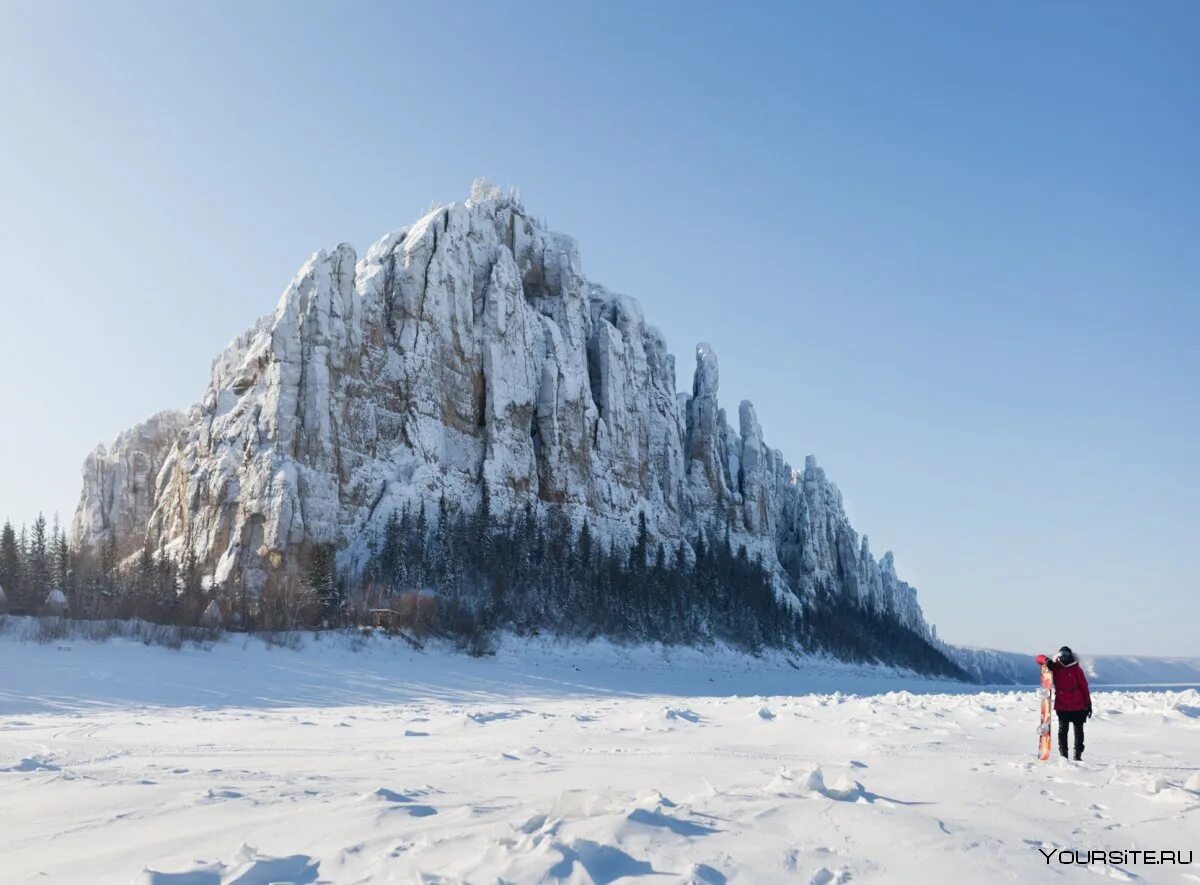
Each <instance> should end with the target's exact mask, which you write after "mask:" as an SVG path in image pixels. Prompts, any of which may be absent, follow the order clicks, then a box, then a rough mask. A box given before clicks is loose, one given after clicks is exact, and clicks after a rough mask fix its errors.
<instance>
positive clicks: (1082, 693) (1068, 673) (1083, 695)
mask: <svg viewBox="0 0 1200 885" xmlns="http://www.w3.org/2000/svg"><path fill="white" fill-rule="evenodd" d="M1036 660H1037V662H1038V663H1039V664H1045V665H1046V666H1047V667H1049V668H1050V672H1051V673H1053V674H1054V712H1055V713H1057V714H1058V752H1059V753H1061V754H1062V757H1063V758H1064V759H1065V758H1067V728H1068V726H1071V725H1074V726H1075V760H1076V761H1078V760H1080V759H1082V758H1083V723H1084V721H1086V720H1088V719H1090V718H1091V717H1092V693H1091V692H1090V691H1089V690H1088V681H1087V677H1086V676H1084V675H1083V668H1082V667H1080V666H1079V662H1078V661H1077V660H1075V654H1074V652H1072V651H1071V649H1069V648H1067V647H1066V646H1065V645H1064V646H1063V647H1062V648H1060V649H1059V650H1058V654H1057V655H1055V656H1054V660H1052V661H1051V660H1049V659H1048V658H1047V657H1046V656H1045V655H1038V656H1037V658H1036Z"/></svg>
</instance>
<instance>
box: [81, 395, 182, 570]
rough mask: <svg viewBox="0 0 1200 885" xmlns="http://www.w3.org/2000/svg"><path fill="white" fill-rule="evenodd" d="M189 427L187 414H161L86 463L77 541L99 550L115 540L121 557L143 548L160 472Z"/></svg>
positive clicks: (128, 433) (94, 453)
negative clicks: (98, 547)
mask: <svg viewBox="0 0 1200 885" xmlns="http://www.w3.org/2000/svg"><path fill="white" fill-rule="evenodd" d="M186 426H187V417H186V416H185V415H184V414H183V413H181V412H171V411H168V412H159V413H158V414H157V415H155V416H153V417H152V418H150V419H148V420H146V421H144V422H142V423H141V424H138V425H137V426H135V427H132V428H130V429H129V430H126V431H125V432H124V433H122V434H121V435H120V436H118V437H117V438H116V440H114V441H113V444H112V446H111V447H108V448H106V447H105V446H102V445H101V446H97V447H96V449H95V450H94V451H93V452H92V453H91V454H90V455H88V456H87V458H86V459H84V462H83V494H82V495H81V496H80V499H79V506H78V507H77V508H76V510H75V518H74V522H73V524H72V530H73V533H74V536H75V538H76V539H79V540H82V541H83V542H85V543H87V544H89V545H93V546H99V544H100V543H101V542H103V541H104V540H105V539H107V538H109V537H112V538H114V539H115V540H116V542H117V551H118V553H119V554H120V555H121V556H129V555H131V554H133V553H136V552H137V551H140V550H141V549H142V546H143V544H144V543H145V540H146V527H147V525H148V524H149V522H150V517H151V515H152V514H153V513H154V507H155V504H156V502H157V500H158V495H157V488H158V475H159V472H160V471H161V470H162V467H163V464H164V463H166V460H167V458H168V456H169V454H170V453H171V451H172V449H173V448H174V446H175V443H176V440H177V438H178V437H179V434H180V433H181V432H182V431H183V430H184V428H185V427H186Z"/></svg>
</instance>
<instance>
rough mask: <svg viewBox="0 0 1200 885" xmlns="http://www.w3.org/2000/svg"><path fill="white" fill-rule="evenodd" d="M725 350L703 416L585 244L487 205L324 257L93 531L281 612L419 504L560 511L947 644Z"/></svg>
mask: <svg viewBox="0 0 1200 885" xmlns="http://www.w3.org/2000/svg"><path fill="white" fill-rule="evenodd" d="M719 378H720V373H719V370H718V363H717V358H716V355H715V353H714V352H713V350H712V348H711V347H709V346H708V345H703V344H702V345H700V346H699V347H698V348H697V350H696V368H695V373H694V379H693V383H692V390H691V393H690V394H679V393H677V392H676V390H675V368H674V357H673V356H672V355H671V354H670V353H668V352H667V346H666V342H665V341H664V340H663V337H662V335H661V333H659V331H658V330H657V329H655V328H654V327H653V326H649V325H647V324H646V322H645V320H644V318H643V316H642V311H641V307H640V306H639V305H638V303H637V302H636V301H634V300H633V299H631V298H628V297H625V296H622V295H616V294H614V293H611V292H609V291H607V290H606V289H604V288H603V287H602V286H599V285H596V284H594V283H592V282H589V281H588V280H587V279H586V278H585V277H584V276H583V274H582V271H581V269H580V261H579V255H578V251H577V248H576V245H575V243H574V241H573V240H571V239H570V238H568V237H566V236H563V235H561V234H556V233H552V232H549V231H546V230H544V229H542V228H541V227H539V226H538V225H537V224H535V223H534V221H533V220H532V219H531V218H530V217H529V216H528V215H526V214H525V212H524V210H523V209H522V207H521V206H520V205H519V204H518V203H517V202H515V201H514V200H512V199H509V198H506V197H503V196H500V195H499V194H497V193H495V192H487V191H484V190H482V189H481V190H479V191H477V193H476V194H475V195H474V196H473V198H472V199H471V200H468V201H467V202H465V203H455V204H452V205H449V206H446V207H443V208H440V209H437V210H435V211H432V212H430V213H429V214H427V215H426V216H425V217H423V218H421V219H420V220H418V221H417V222H416V223H415V224H413V225H411V226H410V227H406V228H403V229H401V230H398V231H396V232H394V233H391V234H389V235H388V236H386V237H384V238H383V239H381V240H380V241H379V242H377V243H376V244H375V245H373V246H372V247H371V248H370V249H369V250H368V251H367V254H366V255H365V256H364V257H363V258H362V259H357V258H356V255H355V252H354V250H353V249H352V248H351V247H350V246H348V245H345V244H343V245H340V246H338V247H336V248H335V249H333V250H332V251H331V252H325V251H321V252H318V253H317V254H316V255H314V256H313V257H312V258H311V259H310V260H309V261H308V262H307V263H306V264H305V265H304V266H303V267H302V268H301V269H300V271H299V273H298V274H297V275H296V277H295V279H293V280H292V283H291V285H290V286H288V288H287V289H286V291H285V292H284V293H283V296H282V297H281V298H280V300H279V303H278V305H277V307H276V309H275V312H274V313H273V314H271V315H269V316H267V317H265V318H264V319H262V320H260V321H259V322H258V323H257V324H256V325H255V326H254V327H253V328H251V329H250V330H249V331H247V332H246V333H245V334H243V335H242V336H241V337H239V338H238V339H236V340H235V341H233V342H232V343H231V344H230V345H229V347H228V348H227V349H226V351H225V352H224V353H223V354H221V355H220V356H219V357H218V358H217V360H216V361H215V362H214V364H213V369H212V377H211V381H210V383H209V386H208V389H207V390H206V391H205V393H204V396H203V398H202V399H201V401H200V402H199V403H198V404H197V405H195V406H193V407H192V408H191V409H190V410H189V411H188V412H187V413H186V414H184V415H180V414H177V413H169V414H165V415H160V416H156V418H154V419H151V421H150V422H147V424H145V425H141V426H140V427H139V428H135V429H134V430H132V431H129V432H128V433H126V434H123V435H122V436H121V437H120V438H119V439H118V440H117V441H116V443H114V445H113V446H112V448H111V450H105V449H103V448H101V449H98V450H97V452H96V453H94V454H93V455H92V456H90V457H89V459H88V461H87V463H86V464H85V467H84V488H83V494H82V497H81V501H80V506H79V510H78V512H77V513H76V517H75V523H74V530H75V536H76V540H77V542H79V543H81V544H84V545H96V544H98V543H99V542H100V541H101V540H102V539H103V538H104V537H105V536H106V534H107V533H109V532H112V533H114V534H115V535H116V536H117V538H118V542H119V548H120V550H121V551H122V552H123V553H126V554H128V553H130V552H133V551H135V550H139V549H141V547H142V545H143V544H149V545H151V546H152V547H155V548H161V549H164V550H165V551H166V552H168V553H170V554H172V555H175V556H179V555H180V554H181V553H182V551H183V549H184V548H185V547H186V546H190V547H192V548H193V549H194V550H195V551H196V553H197V554H198V555H199V557H200V559H201V561H202V563H203V564H204V567H205V568H206V569H207V571H208V572H209V573H210V574H211V575H212V577H213V579H214V580H216V581H218V582H222V583H225V582H240V583H241V584H242V585H243V586H245V587H247V588H248V589H251V590H260V589H262V588H263V587H264V586H266V584H267V583H268V582H269V581H271V580H275V579H276V578H277V577H278V576H279V575H281V574H283V573H287V572H289V571H292V572H294V571H295V570H296V569H298V567H299V562H300V559H301V555H302V554H303V553H304V551H305V549H306V547H307V546H308V545H310V544H313V543H332V544H334V545H336V546H337V548H338V549H339V551H341V552H340V562H341V563H342V565H343V566H344V567H346V568H351V569H352V568H354V567H355V566H356V564H359V563H361V562H362V559H363V556H364V552H365V549H366V542H367V539H368V538H369V537H371V535H372V533H374V532H377V531H378V529H379V527H380V526H381V525H382V524H383V522H384V521H385V520H386V519H387V516H388V515H389V514H390V513H391V512H392V511H394V510H396V509H397V508H399V507H401V506H402V505H403V504H404V503H406V502H407V503H415V502H417V501H424V502H426V503H430V502H433V501H436V500H437V499H438V498H439V497H440V496H441V495H442V494H445V495H446V497H447V499H448V500H450V501H452V502H457V503H459V504H461V506H464V507H468V508H474V507H475V506H476V505H477V503H478V501H479V497H480V490H481V488H482V483H483V481H484V480H485V479H486V481H487V484H488V488H489V490H490V492H491V499H492V507H493V509H495V510H497V511H499V512H503V511H504V510H506V509H510V508H513V507H518V506H520V507H523V506H524V505H525V503H526V502H527V501H532V502H534V503H535V504H536V505H537V507H538V508H540V509H542V510H549V509H551V508H559V509H561V510H563V511H564V512H566V513H567V514H569V515H570V516H571V517H572V518H573V519H576V520H581V519H582V518H583V517H584V516H585V515H586V516H587V518H588V520H589V522H590V525H591V526H592V529H593V531H594V532H596V533H597V534H600V535H601V536H607V537H609V538H611V539H613V540H614V541H615V542H616V543H618V544H620V543H625V542H627V541H629V540H631V539H632V537H633V535H634V532H635V530H636V526H637V521H638V514H639V512H645V514H646V517H647V520H648V523H649V528H650V531H651V533H652V535H654V536H656V537H659V538H664V539H677V538H680V537H687V538H689V539H690V538H693V537H695V536H696V535H697V533H699V532H701V531H703V532H705V533H707V534H708V535H709V536H710V537H720V536H723V535H724V534H725V533H726V532H728V533H729V534H730V536H731V537H732V538H733V539H734V540H735V542H737V543H744V544H746V545H747V547H748V548H749V549H750V551H751V552H752V553H757V554H761V555H762V556H763V558H764V561H765V562H767V563H768V565H769V566H770V567H772V568H773V569H774V570H775V571H776V573H777V575H778V585H779V588H780V591H781V592H789V591H790V592H793V593H795V594H797V595H798V596H802V595H804V594H808V593H813V592H815V591H816V590H817V589H818V588H824V589H826V590H829V591H832V592H835V593H840V594H843V595H845V596H848V597H851V598H854V599H857V600H861V601H862V602H863V603H864V604H865V605H867V606H869V607H870V608H872V609H875V610H878V611H883V612H890V613H892V614H893V615H894V616H895V617H896V618H897V619H899V620H901V621H902V622H903V623H905V624H907V625H908V626H911V627H914V628H916V629H918V630H919V631H920V632H925V625H924V621H923V620H922V617H921V611H920V608H919V607H918V605H917V602H916V596H915V592H914V591H913V590H912V588H911V587H909V586H908V585H907V584H904V583H903V582H901V581H900V580H899V579H898V578H897V577H896V575H895V571H894V569H893V567H892V562H891V556H890V554H889V555H887V556H885V557H884V558H883V560H882V561H881V562H877V561H876V560H875V559H874V557H873V556H872V555H871V553H870V550H869V549H868V547H867V543H866V539H865V538H863V539H862V540H861V542H860V540H859V538H858V536H857V534H856V533H855V532H854V530H853V528H851V526H850V524H849V522H848V521H847V519H846V516H845V513H844V511H843V509H842V503H841V496H840V494H839V493H838V491H837V489H836V487H834V486H833V485H832V484H831V483H830V482H829V481H828V480H827V479H826V477H825V474H824V471H822V470H821V469H820V468H819V467H817V466H816V463H815V461H814V460H813V459H812V458H811V457H809V458H808V460H807V462H806V464H805V468H804V470H803V471H793V470H792V469H791V468H790V467H789V465H788V464H787V463H786V462H785V461H784V459H783V457H782V455H781V454H780V453H779V452H778V451H777V450H775V449H772V448H769V447H768V446H767V445H766V443H765V441H764V437H763V432H762V429H761V427H760V426H759V424H758V420H757V418H756V416H755V413H754V408H753V407H752V406H751V405H750V403H748V402H743V403H741V405H740V406H739V408H738V414H737V418H736V420H735V421H733V422H732V423H731V422H730V421H729V420H728V419H727V416H726V413H725V410H724V409H722V408H721V406H720V404H719V401H718V398H717V394H718V389H719Z"/></svg>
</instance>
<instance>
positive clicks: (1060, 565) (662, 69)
mask: <svg viewBox="0 0 1200 885" xmlns="http://www.w3.org/2000/svg"><path fill="white" fill-rule="evenodd" d="M401 6H402V5H401V4H379V5H374V6H373V5H369V4H362V3H356V4H334V3H322V4H308V3H286V4H282V3H281V4H270V3H265V2H256V3H249V4H233V3H214V4H187V3H147V4H144V5H141V4H139V5H133V4H128V3H116V2H107V3H89V4H84V3H79V4H60V3H43V2H37V3H32V2H30V3H11V2H10V3H7V4H5V5H3V7H0V264H2V266H3V268H4V270H3V276H2V277H0V306H2V308H3V310H2V311H0V372H2V375H0V416H2V417H0V464H2V465H3V467H2V469H0V519H2V518H4V517H5V516H9V517H11V518H13V519H14V520H24V519H28V518H30V517H31V516H32V515H33V514H34V513H36V511H37V510H39V509H45V510H46V511H47V513H51V512H53V511H54V510H58V511H60V512H62V514H63V518H64V519H68V518H69V513H70V511H71V510H72V509H73V506H74V502H75V499H76V496H77V494H78V483H79V479H78V472H79V465H80V462H81V461H82V459H83V456H84V455H85V454H86V452H87V451H88V450H90V449H91V448H92V446H94V445H95V444H96V443H97V442H98V441H100V440H107V439H110V438H111V437H113V436H114V435H115V434H116V433H117V432H118V431H119V430H121V429H122V428H124V427H126V426H127V425H129V424H131V423H133V422H135V421H137V420H139V419H141V418H143V417H145V416H146V415H148V414H150V413H151V412H154V411H156V410H159V409H162V408H165V407H172V406H184V405H186V404H188V403H190V402H192V401H194V400H195V399H196V398H198V397H199V395H200V394H201V392H202V391H203V388H204V385H205V382H206V380H207V375H208V368H209V363H210V361H211V359H212V358H213V357H214V356H215V355H216V354H217V352H218V351H219V350H220V349H221V347H222V346H223V345H224V344H225V343H226V342H227V341H228V339H230V338H231V337H233V336H234V335H235V334H236V333H238V332H239V331H241V330H242V329H243V328H244V327H245V326H247V325H248V324H249V323H250V322H251V321H252V320H253V319H254V318H256V317H257V316H259V315H261V314H263V313H266V312H267V311H269V310H270V309H271V308H272V307H273V305H274V303H275V300H276V298H277V296H278V294H279V292H280V291H281V290H282V289H283V287H284V286H285V285H286V284H287V282H288V280H289V279H290V278H291V276H292V274H293V273H294V272H295V270H296V269H297V267H298V266H299V265H300V264H301V262H303V261H304V260H305V258H306V257H307V256H308V255H309V254H310V253H311V252H313V251H315V250H316V249H317V248H320V247H328V246H331V245H333V244H335V243H338V242H341V241H349V242H351V243H353V244H354V245H355V246H356V247H357V248H358V249H359V250H360V252H361V251H362V250H364V249H365V248H366V246H367V245H369V244H370V242H372V241H373V240H374V239H376V238H377V237H379V236H380V235H382V234H383V233H384V232H386V231H388V230H389V229H392V228H395V227H398V226H401V225H403V224H406V223H408V222H409V221H411V220H413V219H414V218H415V217H416V216H417V214H418V213H419V212H420V211H422V210H423V209H424V208H426V207H427V206H428V205H429V203H430V201H432V200H438V201H447V200H451V199H462V198H464V197H465V196H466V194H467V191H468V188H469V185H470V182H471V180H472V179H473V178H474V177H475V176H477V175H488V176H490V177H491V178H492V179H493V180H494V181H496V182H498V183H500V184H510V183H511V184H517V185H519V186H520V187H521V188H522V193H523V196H524V199H525V203H526V205H527V206H528V207H529V209H530V210H531V211H533V212H534V213H535V214H538V215H540V216H544V217H545V218H546V219H547V220H548V222H549V223H550V225H551V226H552V227H554V228H555V229H558V230H564V231H567V232H569V233H572V234H574V235H575V236H576V237H577V238H578V239H579V241H580V244H581V250H582V254H583V260H584V267H585V270H586V272H587V273H588V274H589V276H591V277H592V278H594V279H596V280H597V281H600V282H604V283H605V284H607V285H609V286H610V287H611V288H614V289H616V290H618V291H622V292H626V293H628V294H630V295H634V296H636V297H637V298H639V299H640V300H641V301H642V303H643V305H644V307H645V311H646V315H647V317H648V318H649V319H650V321H651V322H654V323H656V324H657V325H658V326H660V327H661V328H662V329H663V331H664V332H665V334H666V336H667V340H668V341H669V342H671V344H672V347H673V348H674V350H675V352H676V354H677V355H678V358H679V371H680V378H679V383H680V386H681V387H687V386H688V385H689V383H690V372H691V365H692V349H693V347H694V346H695V344H696V342H698V341H701V340H707V341H711V342H712V344H713V346H714V347H715V348H716V350H717V353H718V354H719V355H720V359H721V369H722V372H721V384H722V387H721V390H722V396H723V399H724V401H725V403H726V405H727V406H732V407H736V404H737V402H738V401H739V400H740V399H743V398H748V399H751V400H753V401H754V403H755V405H756V407H757V409H758V414H759V417H760V419H761V421H762V423H763V426H764V428H765V431H766V434H767V437H768V441H769V442H770V443H771V444H773V445H775V446H778V447H779V448H781V449H782V450H783V451H784V453H785V454H786V455H787V456H788V458H789V459H790V460H791V461H792V462H793V463H798V462H802V460H803V457H804V455H805V453H808V452H813V453H815V454H816V455H817V457H818V460H819V461H820V462H821V463H822V464H823V465H824V466H825V467H826V468H827V469H828V470H829V472H830V475H831V476H832V477H833V478H834V480H835V481H836V482H838V484H839V485H840V486H841V488H842V491H843V493H844V495H845V497H846V501H847V504H848V507H849V510H850V514H851V517H852V519H853V520H854V523H855V525H856V526H857V527H858V528H859V529H860V530H861V531H865V532H866V533H867V534H869V535H870V537H871V541H872V546H873V549H875V551H876V552H877V553H882V552H883V551H884V550H885V549H888V548H891V549H893V550H894V551H895V552H896V557H897V564H898V567H899V569H900V571H901V573H902V574H903V575H904V576H906V577H907V578H908V579H910V580H911V581H912V582H913V583H915V584H916V585H917V586H918V587H919V588H920V593H921V600H922V602H923V604H924V606H925V609H926V613H927V615H928V616H929V618H930V619H931V620H932V621H934V622H936V623H937V624H938V625H939V628H940V630H941V633H942V635H943V636H945V637H946V638H947V639H950V640H952V641H957V642H964V643H974V644H983V645H992V646H999V647H1006V648H1013V649H1028V650H1032V651H1036V650H1039V649H1047V650H1049V649H1052V648H1056V647H1057V646H1058V645H1059V644H1062V643H1068V644H1070V645H1073V646H1074V647H1076V648H1077V649H1079V650H1083V651H1096V652H1128V653H1160V654H1200V640H1197V638H1196V637H1197V635H1198V634H1200V631H1198V630H1197V626H1198V625H1200V578H1197V575H1200V568H1198V566H1197V564H1196V562H1195V560H1196V559H1197V557H1198V556H1200V518H1198V515H1197V502H1198V499H1200V466H1198V460H1200V408H1198V406H1200V357H1198V350H1200V237H1198V234H1200V53H1198V52H1197V49H1196V47H1197V46H1200V4H1197V3H1194V2H1178V3H1169V2H1155V3H1146V4H1133V3H1124V2H1121V3H1117V2H1099V3H1055V4H1045V3H1034V4H1021V3H1017V4H1011V3H1004V4H991V5H990V8H985V5H984V4H963V3H957V2H956V3H922V4H883V3H820V4H817V3H814V4H786V5H785V4H780V7H781V8H775V9H772V8H769V7H766V6H762V7H746V6H744V5H743V4H728V3H724V4H715V5H704V4H694V3H686V4H684V3H676V4H672V3H650V4H622V3H608V4H592V5H590V6H588V7H586V8H585V6H584V5H583V4H567V3H557V2H556V3H545V4H517V3H496V4H483V3H478V4H453V3H444V4H443V3H429V4H403V8H401Z"/></svg>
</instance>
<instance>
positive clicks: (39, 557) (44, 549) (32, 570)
mask: <svg viewBox="0 0 1200 885" xmlns="http://www.w3.org/2000/svg"><path fill="white" fill-rule="evenodd" d="M26 562H27V563H28V565H27V568H26V570H25V572H26V575H27V581H26V588H25V590H26V595H27V597H28V602H29V603H30V604H31V605H33V606H40V605H41V604H42V603H43V602H45V601H46V596H47V595H48V594H49V593H50V581H51V572H50V550H49V546H48V544H47V539H46V517H44V516H42V514H40V513H39V514H38V516H37V519H35V520H34V521H33V529H32V531H31V532H30V536H29V549H28V552H27V553H26Z"/></svg>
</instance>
